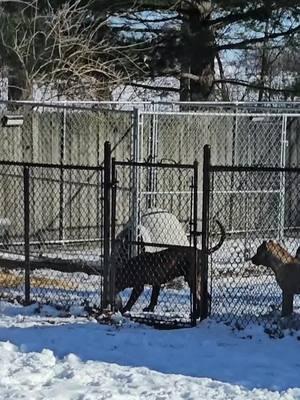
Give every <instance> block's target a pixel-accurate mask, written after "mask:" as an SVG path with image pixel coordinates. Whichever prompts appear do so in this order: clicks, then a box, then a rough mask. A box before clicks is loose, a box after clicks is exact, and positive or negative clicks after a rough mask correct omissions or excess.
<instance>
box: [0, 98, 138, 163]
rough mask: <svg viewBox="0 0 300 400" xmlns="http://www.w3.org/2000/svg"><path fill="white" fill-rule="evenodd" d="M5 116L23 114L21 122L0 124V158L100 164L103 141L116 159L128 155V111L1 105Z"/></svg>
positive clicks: (129, 129) (0, 115)
mask: <svg viewBox="0 0 300 400" xmlns="http://www.w3.org/2000/svg"><path fill="white" fill-rule="evenodd" d="M7 115H19V116H22V117H23V123H21V125H20V126H4V125H5V124H3V123H2V124H1V125H0V148H1V150H0V159H1V160H3V161H18V162H34V163H46V164H72V165H87V166H97V165H102V163H103V154H102V153H103V145H104V142H105V141H106V140H109V141H110V142H111V144H112V148H113V149H114V155H115V156H116V157H118V158H119V159H128V158H129V157H130V154H131V129H132V113H131V112H130V111H118V110H97V109H94V110H93V109H87V108H83V107H81V108H80V107H79V108H76V107H62V106H60V107H58V106H56V107H55V106H53V105H52V106H51V105H40V106H35V105H34V104H30V105H22V106H18V107H17V106H15V105H10V107H9V108H8V107H7V108H6V109H5V108H3V107H2V110H1V112H0V119H2V118H3V117H4V116H7Z"/></svg>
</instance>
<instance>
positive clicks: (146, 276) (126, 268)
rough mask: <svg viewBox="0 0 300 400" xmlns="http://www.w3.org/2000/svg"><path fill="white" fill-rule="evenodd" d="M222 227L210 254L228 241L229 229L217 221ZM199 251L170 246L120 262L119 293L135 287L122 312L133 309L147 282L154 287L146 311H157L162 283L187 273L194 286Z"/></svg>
mask: <svg viewBox="0 0 300 400" xmlns="http://www.w3.org/2000/svg"><path fill="white" fill-rule="evenodd" d="M216 222H217V224H218V225H219V227H220V230H221V238H220V241H219V243H218V244H217V245H216V246H214V247H213V248H212V249H209V251H208V254H211V253H213V252H215V251H216V250H218V249H219V248H220V247H221V246H222V244H223V242H224V240H225V229H224V227H223V226H222V225H221V223H220V222H219V221H216ZM201 255H202V253H201V250H197V260H198V268H197V270H198V271H200V268H199V265H200V263H201ZM194 257H195V250H194V248H193V247H184V246H183V247H181V246H180V247H170V248H168V249H166V250H162V251H159V252H155V253H149V252H144V253H141V254H139V255H138V256H136V257H133V258H131V259H129V260H128V261H125V263H124V264H123V265H122V263H120V262H118V263H117V265H116V271H115V289H116V294H118V293H119V292H120V291H122V290H124V289H126V288H130V287H132V288H133V289H132V292H131V295H130V298H129V300H128V302H127V304H126V305H125V307H124V308H122V309H121V311H122V312H123V313H124V312H126V311H130V309H131V308H132V306H133V305H134V304H135V302H136V301H137V299H138V298H139V296H140V295H141V293H142V292H143V290H144V285H146V284H148V285H151V286H152V294H151V300H150V304H149V305H148V307H146V308H145V309H144V311H153V310H154V307H155V306H156V304H157V300H158V296H159V292H160V287H161V285H162V284H165V283H167V282H170V281H172V280H173V279H174V278H178V277H180V276H183V277H184V279H185V280H186V282H187V283H188V284H189V286H190V287H191V285H192V281H193V279H192V274H193V270H194V268H193V267H194ZM196 292H197V309H198V310H199V312H200V307H199V305H200V279H199V278H196Z"/></svg>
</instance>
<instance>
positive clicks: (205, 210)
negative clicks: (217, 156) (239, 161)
mask: <svg viewBox="0 0 300 400" xmlns="http://www.w3.org/2000/svg"><path fill="white" fill-rule="evenodd" d="M210 160H211V154H210V146H209V145H205V146H204V155H203V202H202V253H201V258H202V260H201V261H202V262H201V315H200V317H201V320H202V319H205V318H207V317H208V313H209V304H208V246H209V196H210Z"/></svg>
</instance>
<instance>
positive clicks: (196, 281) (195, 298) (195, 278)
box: [192, 161, 199, 326]
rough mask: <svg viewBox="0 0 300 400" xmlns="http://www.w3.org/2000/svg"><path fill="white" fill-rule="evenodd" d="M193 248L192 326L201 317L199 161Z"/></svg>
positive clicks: (195, 163)
mask: <svg viewBox="0 0 300 400" xmlns="http://www.w3.org/2000/svg"><path fill="white" fill-rule="evenodd" d="M193 214H194V215H193V247H194V265H193V267H194V271H192V273H193V285H192V290H193V293H192V297H193V309H192V326H195V325H196V323H197V316H198V315H199V304H198V293H199V290H198V289H199V287H198V284H199V268H198V266H199V260H198V247H197V244H198V243H197V242H198V161H194V182H193Z"/></svg>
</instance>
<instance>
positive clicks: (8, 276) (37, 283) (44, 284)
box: [0, 271, 78, 289]
mask: <svg viewBox="0 0 300 400" xmlns="http://www.w3.org/2000/svg"><path fill="white" fill-rule="evenodd" d="M23 283H24V276H21V275H15V274H13V273H9V272H3V271H1V272H0V286H1V287H7V288H17V287H18V286H20V285H22V284H23ZM30 285H31V286H32V287H34V288H51V289H53V288H54V289H77V288H78V284H75V283H74V282H70V281H63V280H60V279H55V278H54V279H51V278H44V277H38V276H31V278H30Z"/></svg>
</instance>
